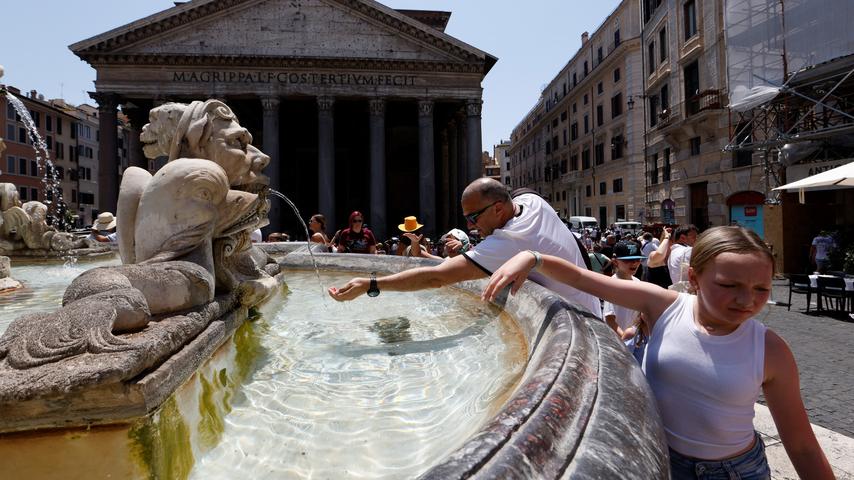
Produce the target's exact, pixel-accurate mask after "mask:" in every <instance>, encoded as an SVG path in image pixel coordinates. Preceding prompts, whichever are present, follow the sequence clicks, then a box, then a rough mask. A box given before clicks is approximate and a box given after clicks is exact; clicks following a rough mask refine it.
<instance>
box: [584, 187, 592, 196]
mask: <svg viewBox="0 0 854 480" xmlns="http://www.w3.org/2000/svg"><path fill="white" fill-rule="evenodd" d="M584 192H585V193H586V194H587V196H588V197H589V196H590V195H592V194H593V187H592V186H590V185H587V187H585V189H584Z"/></svg>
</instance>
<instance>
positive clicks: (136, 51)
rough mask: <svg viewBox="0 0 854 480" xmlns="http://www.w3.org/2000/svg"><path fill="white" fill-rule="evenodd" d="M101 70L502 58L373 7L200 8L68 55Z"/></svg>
mask: <svg viewBox="0 0 854 480" xmlns="http://www.w3.org/2000/svg"><path fill="white" fill-rule="evenodd" d="M69 48H70V49H71V50H72V51H73V52H74V53H75V54H77V55H78V56H80V57H81V58H83V59H84V60H87V61H89V62H90V63H98V62H99V59H101V58H110V59H111V61H113V62H114V61H116V60H117V59H121V58H126V59H128V61H129V62H133V61H134V60H133V59H135V58H141V57H145V58H147V59H149V61H150V60H151V59H152V58H153V57H154V58H156V57H164V58H165V57H169V58H175V57H196V58H197V59H198V58H199V57H206V58H217V57H218V58H229V57H232V58H233V57H254V58H281V59H285V58H290V59H320V60H334V59H350V60H353V59H364V60H369V61H370V60H379V61H392V62H400V61H403V62H418V63H420V62H426V63H443V64H448V63H451V64H454V63H458V64H468V65H472V64H480V65H482V68H483V70H482V72H483V73H486V71H488V70H489V68H491V66H492V64H493V63H494V62H495V58H494V57H492V56H490V55H488V54H486V53H484V52H482V51H480V50H478V49H476V48H474V47H472V46H470V45H467V44H465V43H464V42H461V41H459V40H457V39H455V38H454V37H451V36H449V35H447V34H445V33H444V32H442V31H440V30H437V29H435V28H432V27H430V26H428V25H426V24H424V23H421V22H419V21H417V20H415V19H413V18H411V17H410V16H408V15H406V14H404V13H401V12H398V11H395V10H393V9H391V8H388V7H386V6H384V5H381V4H378V3H376V2H373V1H370V0H194V1H191V2H186V3H183V4H179V5H176V6H175V7H174V8H170V9H168V10H165V11H163V12H160V13H158V14H155V15H152V16H150V17H147V18H143V19H141V20H138V21H136V22H134V23H131V24H128V25H125V26H123V27H119V28H117V29H114V30H111V31H109V32H106V33H104V34H101V35H98V36H95V37H92V38H90V39H88V40H83V41H81V42H78V43H76V44H74V45H71V46H70V47H69Z"/></svg>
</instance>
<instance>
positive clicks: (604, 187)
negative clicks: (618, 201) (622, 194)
mask: <svg viewBox="0 0 854 480" xmlns="http://www.w3.org/2000/svg"><path fill="white" fill-rule="evenodd" d="M606 193H608V183H607V182H599V195H605V194H606Z"/></svg>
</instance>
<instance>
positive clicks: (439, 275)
mask: <svg viewBox="0 0 854 480" xmlns="http://www.w3.org/2000/svg"><path fill="white" fill-rule="evenodd" d="M486 277H487V275H486V273H484V271H483V270H481V269H479V268H477V267H476V266H475V265H474V264H473V263H471V262H469V261H468V260H466V258H465V257H464V256H462V255H458V256H456V257H454V258H451V259H448V260H446V261H444V262H442V263H441V264H439V265H436V266H433V267H419V268H413V269H412V270H406V271H403V272H399V273H395V274H394V275H389V276H387V277H380V278H377V288H379V290H380V292H383V291H395V292H411V291H415V290H424V289H426V288H439V287H442V286H444V285H450V284H452V283H457V282H462V281H464V280H474V279H476V278H486ZM369 286H370V279H369V278H364V277H357V278H354V279H352V280H350V281H349V282H347V284H346V285H344V286H343V287H341V288H336V287H329V290H328V292H329V296H330V297H332V298H334V299H335V300H338V301H339V302H343V301H347V300H353V299H354V298H356V297H358V296H359V295H362V294H364V293H365V292H367V291H368V287H369Z"/></svg>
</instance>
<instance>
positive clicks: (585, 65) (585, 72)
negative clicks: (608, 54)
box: [584, 60, 588, 77]
mask: <svg viewBox="0 0 854 480" xmlns="http://www.w3.org/2000/svg"><path fill="white" fill-rule="evenodd" d="M587 72H588V69H587V60H585V61H584V76H585V77H586V76H587Z"/></svg>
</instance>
